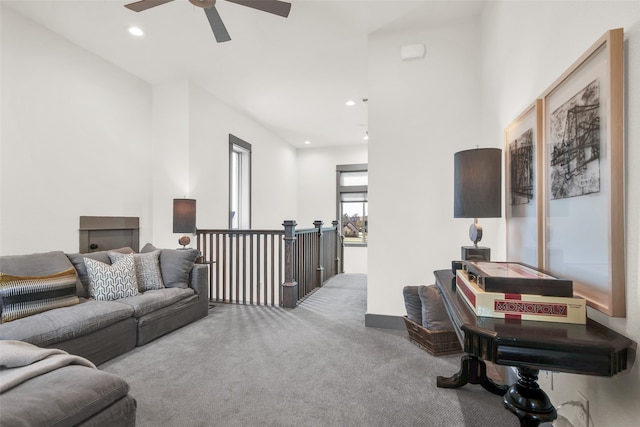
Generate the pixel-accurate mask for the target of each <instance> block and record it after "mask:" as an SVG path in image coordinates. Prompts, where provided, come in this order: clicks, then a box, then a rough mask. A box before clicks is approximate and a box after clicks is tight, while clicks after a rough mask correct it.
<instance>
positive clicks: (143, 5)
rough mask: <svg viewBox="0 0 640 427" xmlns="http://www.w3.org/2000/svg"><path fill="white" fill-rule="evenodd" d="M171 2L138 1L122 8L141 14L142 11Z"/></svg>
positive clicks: (164, 0) (160, 0)
mask: <svg viewBox="0 0 640 427" xmlns="http://www.w3.org/2000/svg"><path fill="white" fill-rule="evenodd" d="M170 1H173V0H140V1H137V2H135V3H129V4H125V5H124V7H126V8H127V9H131V10H133V11H134V12H142V11H143V10H147V9H151V8H152V7H156V6H160V5H161V4H165V3H169V2H170Z"/></svg>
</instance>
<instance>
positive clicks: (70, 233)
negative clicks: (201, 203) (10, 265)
mask: <svg viewBox="0 0 640 427" xmlns="http://www.w3.org/2000/svg"><path fill="white" fill-rule="evenodd" d="M1 19H2V25H1V31H2V33H1V36H2V37H1V43H2V44H1V48H0V54H1V55H2V58H1V59H2V70H1V71H2V75H1V80H2V83H1V84H2V116H1V122H2V124H1V128H2V131H1V142H0V144H1V148H0V149H1V151H2V156H1V158H2V160H1V162H2V163H1V168H0V181H1V182H0V205H1V206H0V211H1V221H2V222H1V224H0V254H19V253H28V252H41V251H47V250H64V251H67V252H75V251H77V250H78V225H79V217H80V216H81V215H106V216H138V217H140V236H141V240H145V239H148V238H149V237H150V236H151V233H152V222H151V204H150V198H149V184H150V182H149V180H150V175H151V159H150V156H149V152H150V144H151V138H150V130H151V86H150V85H149V84H147V83H145V82H143V81H142V80H139V79H137V78H136V77H133V76H131V75H130V74H128V73H126V72H124V71H122V70H121V69H119V68H117V67H114V66H113V65H111V64H109V63H107V62H106V61H104V60H102V59H101V58H99V57H97V56H95V55H93V54H91V53H89V52H87V51H85V50H83V49H81V48H79V47H77V46H75V45H73V44H70V43H68V42H67V41H66V40H64V39H63V38H62V37H60V36H58V35H56V34H54V33H52V32H50V31H48V30H46V29H44V28H43V27H41V26H39V25H35V24H34V23H32V22H31V21H28V20H25V19H23V18H22V17H20V16H19V15H17V14H16V13H14V12H13V11H11V10H9V9H6V8H2V18H1Z"/></svg>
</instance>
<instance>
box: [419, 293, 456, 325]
mask: <svg viewBox="0 0 640 427" xmlns="http://www.w3.org/2000/svg"><path fill="white" fill-rule="evenodd" d="M419 296H420V301H422V326H424V327H425V328H427V329H429V330H431V331H452V330H453V324H452V323H451V319H449V315H448V314H447V309H446V308H445V307H444V303H443V302H442V295H440V291H439V290H438V288H437V287H436V285H429V286H425V287H424V288H422V289H420V292H419Z"/></svg>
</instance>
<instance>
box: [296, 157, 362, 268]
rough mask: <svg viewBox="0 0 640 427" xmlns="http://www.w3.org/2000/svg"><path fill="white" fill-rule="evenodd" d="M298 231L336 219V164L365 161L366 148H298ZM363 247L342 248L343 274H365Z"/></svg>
mask: <svg viewBox="0 0 640 427" xmlns="http://www.w3.org/2000/svg"><path fill="white" fill-rule="evenodd" d="M297 153H298V157H297V160H298V175H297V181H298V217H297V218H296V220H297V223H298V228H311V227H313V221H315V220H317V219H320V220H322V221H324V224H325V226H329V225H331V222H332V221H334V220H336V219H337V218H336V165H347V164H357V163H367V162H368V145H367V144H358V145H353V146H344V147H321V148H301V149H298V151H297ZM367 252H368V249H367V247H361V246H359V247H346V248H345V254H344V268H345V272H346V273H362V274H364V273H366V272H367Z"/></svg>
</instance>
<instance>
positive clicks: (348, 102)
mask: <svg viewBox="0 0 640 427" xmlns="http://www.w3.org/2000/svg"><path fill="white" fill-rule="evenodd" d="M344 105H346V106H347V107H353V106H354V105H356V102H355V101H354V100H352V99H350V100H348V101H347V102H345V103H344Z"/></svg>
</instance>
